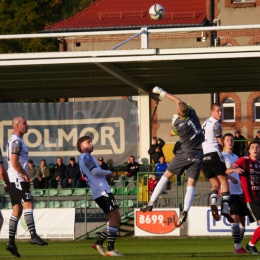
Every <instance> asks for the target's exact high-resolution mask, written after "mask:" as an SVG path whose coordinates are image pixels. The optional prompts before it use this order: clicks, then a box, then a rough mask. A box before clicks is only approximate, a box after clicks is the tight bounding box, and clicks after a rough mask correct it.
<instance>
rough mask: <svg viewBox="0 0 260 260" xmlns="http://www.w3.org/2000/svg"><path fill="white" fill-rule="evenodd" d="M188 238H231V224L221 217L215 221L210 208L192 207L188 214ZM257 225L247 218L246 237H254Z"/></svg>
mask: <svg viewBox="0 0 260 260" xmlns="http://www.w3.org/2000/svg"><path fill="white" fill-rule="evenodd" d="M219 214H220V207H219ZM187 225H188V236H230V232H231V224H230V223H229V222H228V221H227V219H226V218H224V217H223V216H221V219H220V221H215V220H214V219H213V217H212V215H211V209H210V208H209V207H191V208H190V211H189V214H188V221H187ZM257 226H258V225H257V223H256V222H254V223H250V222H249V220H248V218H246V231H245V235H252V234H253V232H254V230H255V229H256V228H257Z"/></svg>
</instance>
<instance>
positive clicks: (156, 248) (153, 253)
mask: <svg viewBox="0 0 260 260" xmlns="http://www.w3.org/2000/svg"><path fill="white" fill-rule="evenodd" d="M248 241H249V237H246V238H244V241H243V246H244V247H245V245H246V243H247V242H248ZM94 242H95V240H94V239H87V240H81V241H49V245H48V246H44V247H41V246H36V245H30V243H29V242H28V241H23V242H20V241H17V242H16V245H17V247H18V251H19V253H20V254H21V259H22V258H24V259H26V260H30V259H35V260H36V259H37V260H51V259H55V260H81V259H84V260H86V259H93V260H94V259H101V258H104V256H102V255H100V254H99V253H98V252H97V251H96V250H94V249H92V247H91V245H92V243H94ZM6 243H7V241H3V240H0V259H10V258H14V257H13V256H11V254H10V252H7V251H6V250H5V248H4V247H5V244H6ZM105 245H106V243H105ZM116 248H117V250H118V251H119V252H120V253H122V254H124V257H123V258H125V259H132V260H152V259H157V260H159V259H162V260H163V259H181V260H183V259H196V260H199V259H201V260H206V259H210V260H215V259H221V260H224V259H254V260H260V255H259V256H257V255H250V254H246V255H236V254H233V242H232V238H231V236H230V237H224V238H221V237H217V238H216V237H214V238H209V237H205V238H197V237H196V238H191V237H185V238H167V239H165V238H134V237H127V238H121V237H119V238H118V239H117V241H116ZM258 248H259V249H260V244H259V246H258Z"/></svg>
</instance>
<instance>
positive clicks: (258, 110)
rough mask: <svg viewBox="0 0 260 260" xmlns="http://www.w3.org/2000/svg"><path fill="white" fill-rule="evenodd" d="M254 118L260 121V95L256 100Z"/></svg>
mask: <svg viewBox="0 0 260 260" xmlns="http://www.w3.org/2000/svg"><path fill="white" fill-rule="evenodd" d="M254 120H255V121H256V122H260V97H259V98H257V99H256V100H255V102H254Z"/></svg>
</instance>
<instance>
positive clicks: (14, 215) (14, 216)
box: [5, 184, 23, 257]
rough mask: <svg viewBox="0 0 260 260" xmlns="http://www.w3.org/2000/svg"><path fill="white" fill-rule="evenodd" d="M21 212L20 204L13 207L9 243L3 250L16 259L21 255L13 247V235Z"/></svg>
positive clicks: (15, 247)
mask: <svg viewBox="0 0 260 260" xmlns="http://www.w3.org/2000/svg"><path fill="white" fill-rule="evenodd" d="M11 189H12V184H11ZM10 197H11V200H12V193H11V194H10ZM22 212H23V207H22V205H20V204H15V205H13V212H12V215H11V217H10V220H9V241H8V244H7V245H6V246H5V249H6V250H7V251H9V252H10V253H11V254H12V255H14V256H16V257H21V255H20V254H19V252H18V248H17V246H16V245H15V235H16V231H17V225H18V222H19V219H20V217H21V215H22Z"/></svg>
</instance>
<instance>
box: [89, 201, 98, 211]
mask: <svg viewBox="0 0 260 260" xmlns="http://www.w3.org/2000/svg"><path fill="white" fill-rule="evenodd" d="M89 208H90V209H99V206H98V204H97V203H96V201H94V200H93V201H92V202H91V205H90V207H89Z"/></svg>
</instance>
